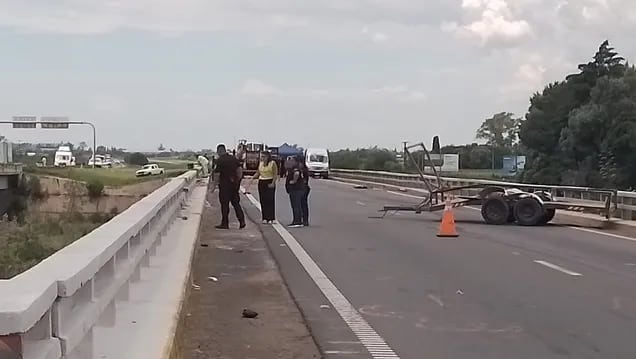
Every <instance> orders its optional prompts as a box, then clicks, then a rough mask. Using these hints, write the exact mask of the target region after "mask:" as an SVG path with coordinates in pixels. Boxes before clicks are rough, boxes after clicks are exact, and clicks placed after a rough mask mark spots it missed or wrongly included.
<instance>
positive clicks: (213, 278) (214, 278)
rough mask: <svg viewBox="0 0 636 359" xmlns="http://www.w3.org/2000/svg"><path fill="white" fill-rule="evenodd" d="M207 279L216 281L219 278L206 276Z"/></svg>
mask: <svg viewBox="0 0 636 359" xmlns="http://www.w3.org/2000/svg"><path fill="white" fill-rule="evenodd" d="M208 280H211V281H213V282H218V281H219V278H217V277H208Z"/></svg>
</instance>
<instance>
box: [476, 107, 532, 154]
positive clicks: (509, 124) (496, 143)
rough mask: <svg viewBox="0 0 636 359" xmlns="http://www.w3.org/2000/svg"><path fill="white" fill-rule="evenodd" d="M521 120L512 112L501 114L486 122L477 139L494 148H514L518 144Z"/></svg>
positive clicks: (479, 130) (478, 131)
mask: <svg viewBox="0 0 636 359" xmlns="http://www.w3.org/2000/svg"><path fill="white" fill-rule="evenodd" d="M520 122H521V119H519V118H515V117H514V114H512V113H510V112H500V113H497V114H495V115H493V116H492V117H491V118H488V119H486V120H484V122H483V123H482V124H481V126H480V127H479V128H478V129H477V134H476V136H475V137H476V138H477V139H479V140H485V141H486V144H488V145H490V146H493V147H503V148H512V146H513V145H514V144H516V143H517V141H518V139H519V136H518V133H519V124H520Z"/></svg>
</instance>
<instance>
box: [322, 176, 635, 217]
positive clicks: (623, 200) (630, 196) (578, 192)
mask: <svg viewBox="0 0 636 359" xmlns="http://www.w3.org/2000/svg"><path fill="white" fill-rule="evenodd" d="M331 173H332V175H333V176H337V177H340V178H346V179H358V180H367V181H371V182H376V183H384V184H390V185H394V186H399V187H409V188H420V189H423V188H425V185H424V182H423V181H422V180H421V179H420V177H419V175H416V174H409V173H395V172H384V171H365V170H345V169H332V170H331ZM426 178H427V179H430V180H433V181H435V180H436V178H435V177H434V176H430V175H427V176H426ZM442 180H443V181H444V182H445V183H447V184H450V185H451V186H465V185H490V186H497V185H505V186H511V185H513V186H515V185H516V186H519V187H525V188H534V189H537V190H549V191H551V192H553V195H555V197H557V198H558V197H561V198H567V199H574V200H577V201H591V202H604V201H605V198H606V196H607V195H606V194H603V193H602V192H601V190H599V189H597V188H588V187H575V186H550V185H539V184H528V183H513V182H504V181H490V180H482V179H470V178H453V177H442ZM475 193H476V190H474V189H465V190H462V193H461V194H462V195H472V194H475ZM613 217H614V218H620V219H624V220H628V221H632V220H636V192H627V191H617V192H616V208H615V210H614V212H613Z"/></svg>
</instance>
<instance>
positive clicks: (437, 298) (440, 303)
mask: <svg viewBox="0 0 636 359" xmlns="http://www.w3.org/2000/svg"><path fill="white" fill-rule="evenodd" d="M428 298H429V299H430V300H432V301H433V302H435V303H437V305H439V306H440V307H443V306H444V302H442V300H441V299H440V298H439V297H438V296H436V295H433V294H429V295H428Z"/></svg>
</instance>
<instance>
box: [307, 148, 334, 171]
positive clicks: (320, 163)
mask: <svg viewBox="0 0 636 359" xmlns="http://www.w3.org/2000/svg"><path fill="white" fill-rule="evenodd" d="M305 165H306V166H307V170H308V171H309V174H310V175H311V176H316V175H320V177H322V178H329V151H327V150H326V149H324V148H308V149H307V150H306V151H305Z"/></svg>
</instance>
